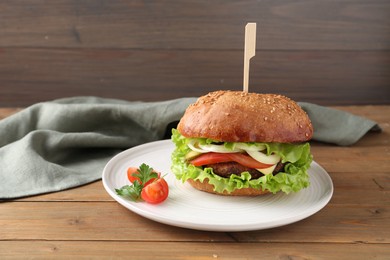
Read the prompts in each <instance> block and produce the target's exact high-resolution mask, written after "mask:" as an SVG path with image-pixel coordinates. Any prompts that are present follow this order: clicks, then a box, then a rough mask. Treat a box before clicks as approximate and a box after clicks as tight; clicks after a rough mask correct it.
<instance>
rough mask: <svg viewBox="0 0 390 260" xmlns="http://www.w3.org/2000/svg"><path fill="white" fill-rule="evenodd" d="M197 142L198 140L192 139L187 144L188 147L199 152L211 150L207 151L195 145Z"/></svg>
mask: <svg viewBox="0 0 390 260" xmlns="http://www.w3.org/2000/svg"><path fill="white" fill-rule="evenodd" d="M195 142H196V141H194V140H193V141H190V142H189V143H188V144H187V145H188V147H189V148H190V149H191V150H192V151H195V152H198V153H208V152H209V151H206V150H203V149H202V148H197V147H195Z"/></svg>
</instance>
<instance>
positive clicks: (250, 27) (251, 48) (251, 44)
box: [243, 23, 256, 92]
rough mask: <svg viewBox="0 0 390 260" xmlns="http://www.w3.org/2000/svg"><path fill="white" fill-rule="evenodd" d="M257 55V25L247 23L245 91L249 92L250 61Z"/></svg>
mask: <svg viewBox="0 0 390 260" xmlns="http://www.w3.org/2000/svg"><path fill="white" fill-rule="evenodd" d="M255 53H256V23H247V24H246V26H245V49H244V87H243V91H244V92H248V91H249V87H248V84H249V61H250V59H251V58H252V57H254V56H255Z"/></svg>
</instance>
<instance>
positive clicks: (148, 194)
mask: <svg viewBox="0 0 390 260" xmlns="http://www.w3.org/2000/svg"><path fill="white" fill-rule="evenodd" d="M168 193H169V188H168V183H167V182H166V181H165V180H164V178H159V179H157V180H154V181H153V182H152V183H150V184H149V185H147V186H145V187H144V188H143V189H142V191H141V198H142V199H143V200H144V201H146V202H148V203H152V204H158V203H161V202H163V201H164V200H166V198H167V197H168Z"/></svg>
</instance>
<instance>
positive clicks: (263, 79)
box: [0, 0, 390, 107]
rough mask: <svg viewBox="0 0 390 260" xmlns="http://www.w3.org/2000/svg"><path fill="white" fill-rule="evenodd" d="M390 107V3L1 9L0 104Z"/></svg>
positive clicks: (33, 4)
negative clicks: (243, 100) (273, 100)
mask: <svg viewBox="0 0 390 260" xmlns="http://www.w3.org/2000/svg"><path fill="white" fill-rule="evenodd" d="M247 22H257V25H258V32H257V53H256V56H255V58H253V59H252V61H251V70H250V71H251V72H250V90H251V91H254V92H273V93H281V94H285V95H288V96H290V97H291V98H293V99H296V100H298V101H307V102H315V103H318V104H322V105H348V104H390V1H388V0H339V1H330V0H280V1H272V0H268V1H266V0H263V1H254V0H248V1H226V0H218V1H209V0H196V1H178V0H172V1H146V0H134V1H124V0H122V1H121V0H78V1H74V0H52V1H49V0H35V1H29V0H12V1H11V0H9V1H6V0H5V1H0V106H2V107H12V106H27V105H31V104H33V103H35V102H40V101H45V100H51V99H55V98H61V97H70V96H80V95H94V96H102V97H109V98H121V99H127V100H144V101H155V100H165V99H172V98H179V97H183V96H199V95H202V94H204V93H207V92H209V91H213V90H218V89H233V90H241V89H242V70H243V69H242V67H243V46H244V26H245V24H246V23H247Z"/></svg>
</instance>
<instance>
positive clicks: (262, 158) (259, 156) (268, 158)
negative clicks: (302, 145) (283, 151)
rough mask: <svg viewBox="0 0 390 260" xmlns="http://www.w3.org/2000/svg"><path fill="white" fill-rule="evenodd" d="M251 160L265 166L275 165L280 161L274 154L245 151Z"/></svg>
mask: <svg viewBox="0 0 390 260" xmlns="http://www.w3.org/2000/svg"><path fill="white" fill-rule="evenodd" d="M246 152H247V153H248V154H249V155H250V156H251V157H252V158H253V159H255V160H257V161H259V162H261V163H265V164H276V163H278V162H279V161H280V156H279V155H276V154H271V155H266V154H264V153H262V152H259V151H248V150H247V151H246Z"/></svg>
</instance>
